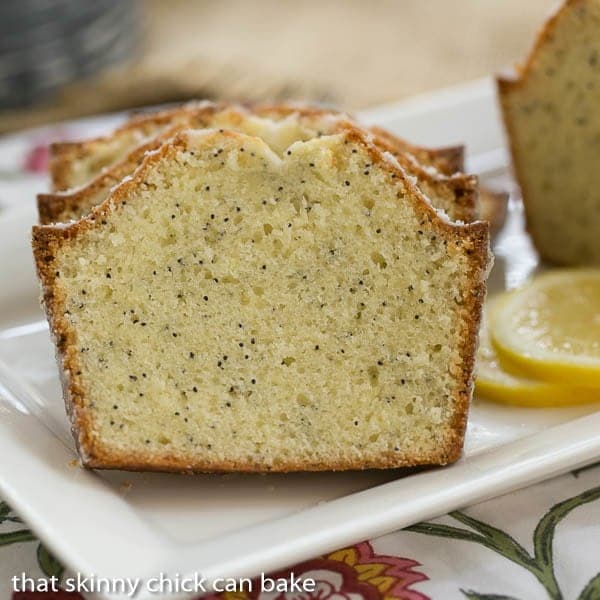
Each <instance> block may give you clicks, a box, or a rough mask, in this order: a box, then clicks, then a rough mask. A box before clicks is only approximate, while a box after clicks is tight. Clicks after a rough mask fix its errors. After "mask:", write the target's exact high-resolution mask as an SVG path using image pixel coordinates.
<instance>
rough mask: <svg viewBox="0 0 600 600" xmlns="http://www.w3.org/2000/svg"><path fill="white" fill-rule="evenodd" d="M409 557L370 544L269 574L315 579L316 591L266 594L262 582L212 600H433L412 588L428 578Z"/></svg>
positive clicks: (219, 595)
mask: <svg viewBox="0 0 600 600" xmlns="http://www.w3.org/2000/svg"><path fill="white" fill-rule="evenodd" d="M418 566H420V564H419V563H418V562H416V561H414V560H411V559H408V558H400V557H397V556H386V555H380V554H376V553H375V552H374V551H373V547H372V546H371V544H370V543H369V542H362V543H360V544H356V545H355V546H351V547H349V548H345V549H343V550H338V551H336V552H333V553H331V554H328V555H326V556H323V557H321V558H317V559H313V560H309V561H306V562H303V563H301V564H299V565H296V566H295V567H292V568H291V569H285V570H283V571H279V572H277V573H272V574H271V575H269V577H270V578H271V579H285V580H288V579H290V578H291V576H292V574H293V576H294V577H295V578H296V579H312V580H314V581H315V582H316V588H315V590H314V591H312V592H277V591H275V592H265V591H261V590H260V580H259V579H257V580H254V582H253V586H252V591H247V592H242V591H238V592H224V593H222V594H213V595H211V596H210V600H429V598H428V597H427V596H425V595H423V594H421V593H420V592H418V591H416V590H414V589H412V586H413V585H414V584H415V583H418V582H420V581H426V580H427V579H428V577H427V576H426V575H424V574H423V573H419V572H418V571H415V570H414V567H418Z"/></svg>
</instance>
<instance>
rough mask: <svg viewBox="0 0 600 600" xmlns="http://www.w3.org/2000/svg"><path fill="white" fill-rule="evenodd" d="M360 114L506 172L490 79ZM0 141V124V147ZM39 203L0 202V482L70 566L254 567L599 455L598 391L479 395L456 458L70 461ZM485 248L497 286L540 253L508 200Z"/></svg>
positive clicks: (502, 178) (310, 553) (239, 571)
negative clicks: (569, 400)
mask: <svg viewBox="0 0 600 600" xmlns="http://www.w3.org/2000/svg"><path fill="white" fill-rule="evenodd" d="M361 116H362V118H363V119H364V120H366V121H369V122H371V123H378V124H381V125H384V126H386V127H389V128H390V129H392V130H394V131H397V132H399V133H401V134H402V135H405V136H406V137H408V138H409V139H412V140H414V141H416V142H422V143H428V144H446V143H455V142H466V143H467V146H468V149H469V152H470V166H471V168H472V169H473V170H475V171H479V172H485V173H487V177H488V178H490V177H493V179H494V181H493V182H492V183H494V184H495V185H502V186H504V187H505V188H506V189H508V188H509V187H510V179H509V177H508V176H507V174H506V153H505V152H504V151H503V150H502V148H503V140H502V136H501V130H500V125H499V120H498V114H497V110H496V106H495V99H494V92H493V87H492V85H491V82H489V81H481V82H476V83H474V84H470V85H468V86H463V87H461V88H455V89H453V90H449V91H443V92H440V93H437V94H434V95H431V96H427V97H424V98H419V99H417V100H412V101H410V102H409V103H404V104H400V105H397V106H392V107H385V108H382V109H379V110H374V111H370V112H368V113H364V114H363V115H361ZM111 122H112V121H111ZM14 142H15V140H14V138H13V139H12V140H11V141H10V143H11V144H13V146H12V147H14ZM9 152H10V149H9V141H8V140H0V161H1V160H2V155H3V153H4V155H5V156H6V154H7V153H9ZM485 173H484V175H485ZM35 219H36V215H35V212H34V202H33V198H31V199H30V200H29V199H28V200H24V201H23V203H22V204H21V206H19V207H17V206H16V205H15V203H12V204H11V207H10V209H7V210H5V211H4V213H2V215H1V216H0V255H1V256H2V263H1V272H0V455H1V456H2V466H1V467H0V494H1V495H2V497H4V498H5V499H6V500H7V501H8V502H9V503H10V504H11V505H12V506H13V508H14V509H15V510H16V511H17V512H18V513H19V514H20V515H21V516H22V517H23V518H24V519H25V520H26V521H27V523H28V524H29V525H30V526H31V527H32V528H33V530H34V531H35V532H36V533H37V534H38V535H39V536H40V537H41V538H42V540H43V541H44V542H46V544H47V545H48V546H49V547H50V548H51V549H52V550H53V551H54V552H55V554H56V555H57V556H58V557H59V558H60V559H61V560H63V561H64V562H65V563H66V564H67V565H68V566H69V567H70V568H71V569H72V570H75V571H79V572H81V573H83V574H87V575H89V574H95V575H98V576H103V577H119V576H121V577H125V576H129V577H142V578H147V577H149V576H151V575H153V574H156V573H158V572H160V571H162V572H167V573H169V574H174V573H179V574H182V575H185V574H189V573H191V572H199V573H201V574H202V575H203V576H206V577H207V578H208V579H210V578H214V577H220V576H227V577H242V576H254V575H256V574H258V573H259V572H260V571H272V570H275V569H278V568H281V567H283V566H287V565H290V564H293V563H295V562H297V561H300V560H303V559H307V558H311V557H314V556H316V555H319V554H321V553H323V552H325V551H330V550H334V549H336V548H339V547H342V546H343V545H345V544H350V543H354V542H356V541H359V540H363V539H367V538H372V537H375V536H378V535H381V534H383V533H386V532H389V531H392V530H394V529H397V528H400V527H403V526H406V525H409V524H412V523H414V522H417V521H419V520H422V519H426V518H431V517H434V516H437V515H440V514H443V513H445V512H447V511H449V510H452V509H455V508H457V507H460V506H464V505H468V504H472V503H474V502H477V501H480V500H483V499H486V498H489V497H492V496H495V495H498V494H501V493H504V492H506V491H509V490H512V489H516V488H518V487H520V486H525V485H528V484H530V483H533V482H535V481H538V480H541V479H543V478H547V477H550V476H552V475H554V474H557V473H559V472H561V471H564V470H567V469H571V468H574V467H576V466H580V465H582V464H585V463H587V462H591V461H593V460H595V459H597V458H598V457H599V456H600V434H599V432H600V413H598V412H596V411H598V405H596V406H587V407H577V408H568V409H541V410H528V409H521V408H514V407H513V408H511V407H502V406H496V405H491V404H486V403H484V402H479V401H477V400H476V401H475V402H474V405H473V407H472V411H471V415H470V419H469V427H468V433H467V442H466V449H465V455H464V458H463V459H462V460H460V461H459V462H458V463H456V464H455V465H452V466H450V467H446V468H443V469H432V470H428V471H422V472H414V471H413V472H409V473H406V472H399V471H379V472H377V471H367V472H353V473H317V474H291V475H268V476H259V475H197V476H194V477H182V476H178V475H168V474H151V473H141V474H140V473H137V474H133V473H120V472H92V471H86V470H83V469H80V468H79V467H78V466H75V465H74V460H73V459H74V458H75V454H74V451H73V445H72V440H71V438H70V435H69V432H68V428H67V423H66V419H65V416H64V408H63V405H62V399H61V394H60V390H59V384H58V378H57V373H56V367H55V363H54V357H53V348H52V345H51V343H50V340H49V337H48V332H47V327H46V324H45V320H44V319H43V315H42V313H41V311H40V309H39V307H38V304H37V302H38V287H37V281H36V278H35V275H34V271H33V265H32V259H31V252H30V248H29V235H30V233H29V230H30V226H31V224H32V223H33V222H34V221H35ZM495 250H496V256H497V258H496V266H495V267H494V272H493V274H492V278H491V284H490V285H491V287H492V289H502V288H504V287H506V286H508V287H511V286H513V285H515V284H517V283H519V282H520V281H522V280H523V279H524V278H525V277H526V276H527V275H528V274H529V273H530V272H531V270H533V269H534V268H535V267H536V258H535V255H534V254H533V252H532V250H531V248H530V246H529V242H528V240H527V238H526V236H525V234H524V233H523V228H522V222H521V211H520V206H519V203H518V202H516V201H514V200H513V201H512V202H511V209H510V213H509V219H508V222H507V224H506V226H505V228H504V230H503V232H502V233H501V235H500V237H499V238H498V240H497V242H496V245H495ZM594 413H595V414H594Z"/></svg>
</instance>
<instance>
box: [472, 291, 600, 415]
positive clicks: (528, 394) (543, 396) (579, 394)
mask: <svg viewBox="0 0 600 600" xmlns="http://www.w3.org/2000/svg"><path fill="white" fill-rule="evenodd" d="M507 298H508V294H507V295H505V296H499V297H498V296H497V297H495V298H490V299H489V300H488V301H487V303H486V310H485V312H484V316H483V322H482V325H481V330H480V332H479V349H478V351H477V361H476V379H475V394H476V395H477V396H479V397H481V398H484V399H486V400H492V401H494V402H499V403H502V404H512V405H518V406H528V407H534V408H537V407H549V406H573V405H575V404H584V403H590V402H595V401H598V400H600V389H592V388H577V387H573V386H568V385H561V384H558V383H549V382H546V381H541V380H539V379H531V378H529V377H527V376H526V375H524V374H523V372H519V371H518V370H517V369H518V368H517V369H515V367H514V366H509V365H507V364H506V363H505V362H503V361H502V360H501V359H500V357H499V356H498V354H497V353H496V349H495V348H494V346H493V344H492V341H491V339H490V334H489V328H488V322H489V320H490V318H493V315H494V313H495V312H496V311H497V310H498V308H499V307H500V306H501V304H502V303H503V301H504V302H505V301H506V300H507Z"/></svg>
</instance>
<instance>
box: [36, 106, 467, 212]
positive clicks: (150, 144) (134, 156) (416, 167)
mask: <svg viewBox="0 0 600 600" xmlns="http://www.w3.org/2000/svg"><path fill="white" fill-rule="evenodd" d="M348 126H350V127H354V126H355V125H354V124H353V123H351V122H349V121H348V120H347V119H346V118H345V117H344V116H343V115H338V114H334V113H332V112H330V111H324V110H321V109H308V108H304V109H302V111H300V109H298V108H297V107H294V108H293V109H292V108H290V107H287V106H284V105H282V106H271V107H268V108H265V107H262V108H260V109H257V110H256V111H255V112H250V111H249V110H247V109H245V108H242V107H235V106H231V107H228V108H225V109H221V108H220V107H215V106H213V105H206V106H203V107H201V108H199V109H197V110H186V111H183V112H182V113H179V116H178V118H177V119H176V122H175V124H174V125H172V126H171V127H169V128H168V129H166V130H163V131H161V133H159V134H158V135H156V136H155V137H154V138H152V139H151V140H150V141H146V143H144V144H142V145H141V146H137V147H136V148H135V149H134V150H133V151H131V152H130V153H129V154H128V155H127V156H126V158H124V159H122V160H121V161H119V162H117V163H116V164H114V165H112V166H111V167H109V168H107V169H104V170H103V171H101V172H100V173H99V174H98V175H96V176H95V177H94V178H93V179H92V180H91V181H90V182H89V183H88V184H87V185H84V186H83V187H80V188H78V189H76V190H74V191H69V192H59V193H54V194H40V195H38V212H39V215H40V222H41V223H42V224H49V223H61V222H66V221H69V220H76V219H79V218H80V217H82V216H85V215H86V214H88V213H89V211H90V210H91V209H92V207H93V206H95V205H97V204H99V203H100V202H102V201H103V200H104V199H105V198H106V197H107V196H108V194H109V193H110V189H111V188H112V187H113V186H114V185H116V184H117V183H118V182H120V181H121V179H122V178H123V177H125V176H127V175H129V174H131V173H132V172H133V171H134V170H135V169H136V168H137V167H138V166H139V164H140V163H141V162H142V160H143V158H144V156H145V153H146V152H148V151H152V150H155V149H156V148H158V147H159V146H160V144H162V143H163V142H164V141H165V140H166V139H169V138H170V137H171V136H172V135H174V133H176V132H177V131H181V130H183V129H186V128H203V127H215V128H227V129H233V130H236V131H240V132H242V133H247V134H251V135H256V136H258V137H262V138H263V139H265V140H266V141H267V144H268V145H270V146H271V147H272V148H273V149H274V150H275V151H277V152H283V151H284V150H285V149H286V148H287V146H288V145H289V144H290V143H292V142H294V141H297V140H308V139H311V138H313V137H318V136H319V135H323V134H331V133H334V132H335V131H338V130H340V129H343V128H344V127H348ZM373 139H374V142H375V144H376V145H377V146H378V147H379V148H380V149H381V150H384V151H387V152H390V153H391V154H392V155H394V156H395V157H396V159H397V160H398V161H399V163H400V165H401V166H402V167H404V168H405V170H406V171H407V172H408V173H409V174H410V175H413V176H415V177H416V178H417V183H418V186H419V188H420V189H421V191H422V192H423V193H424V194H425V195H426V196H427V197H428V198H429V199H430V201H431V203H432V204H433V205H434V206H435V207H436V208H440V209H442V210H444V211H445V212H446V213H447V214H448V215H449V216H450V218H452V219H453V220H457V221H465V222H469V221H473V220H475V218H476V216H477V212H478V206H477V198H478V184H477V178H475V177H473V176H467V175H464V174H462V173H461V174H456V175H453V176H450V177H447V176H443V175H441V174H436V173H432V172H431V171H430V170H428V169H426V168H425V167H423V166H421V165H420V163H418V162H417V161H416V160H415V159H414V158H413V157H412V156H410V155H408V154H406V153H404V152H401V151H399V150H398V148H397V147H395V146H393V145H391V143H390V141H389V140H390V139H391V138H389V137H385V138H384V137H380V136H379V135H374V137H373ZM95 143H96V142H91V144H92V145H94V144H95ZM86 144H87V143H86ZM365 172H368V164H367V163H366V164H365Z"/></svg>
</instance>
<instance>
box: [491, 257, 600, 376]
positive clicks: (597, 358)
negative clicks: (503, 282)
mask: <svg viewBox="0 0 600 600" xmlns="http://www.w3.org/2000/svg"><path fill="white" fill-rule="evenodd" d="M490 331H491V336H492V341H493V343H494V345H495V347H496V349H497V350H498V353H499V355H500V357H501V358H502V359H506V360H508V361H510V363H514V364H515V365H517V366H519V367H521V368H523V369H524V370H525V371H526V372H527V374H528V375H530V376H533V377H535V378H538V379H544V380H547V381H554V382H557V383H562V384H567V385H571V386H573V385H575V386H589V387H600V269H565V270H560V271H552V272H549V273H546V274H544V275H540V276H539V277H537V278H535V279H533V280H532V281H531V282H530V283H528V284H526V285H525V286H524V287H522V288H520V289H519V290H516V291H514V292H511V293H510V294H509V295H508V297H507V299H506V302H503V303H502V305H501V306H499V307H498V309H497V310H495V311H494V314H493V317H492V319H491V328H490Z"/></svg>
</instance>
